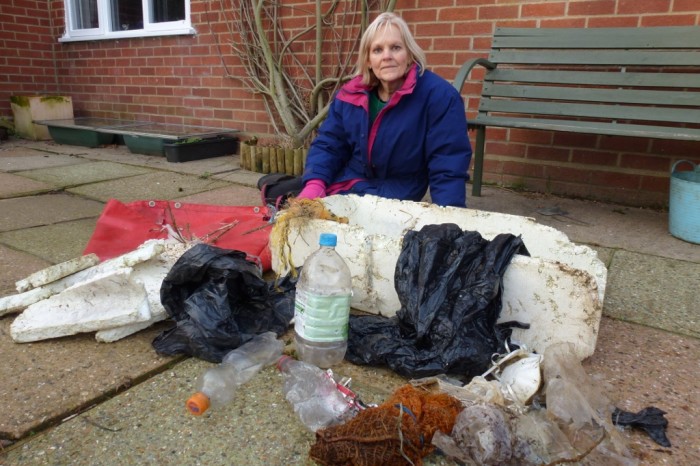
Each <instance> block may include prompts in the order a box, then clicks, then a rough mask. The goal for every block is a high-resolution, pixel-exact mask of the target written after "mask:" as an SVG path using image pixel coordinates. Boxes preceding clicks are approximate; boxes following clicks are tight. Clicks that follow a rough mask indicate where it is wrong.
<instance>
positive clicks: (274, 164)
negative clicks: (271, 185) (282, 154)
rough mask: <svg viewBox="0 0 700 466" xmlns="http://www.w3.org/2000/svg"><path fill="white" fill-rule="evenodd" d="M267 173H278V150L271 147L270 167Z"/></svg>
mask: <svg viewBox="0 0 700 466" xmlns="http://www.w3.org/2000/svg"><path fill="white" fill-rule="evenodd" d="M267 173H277V148H276V147H270V167H269V168H268V171H267Z"/></svg>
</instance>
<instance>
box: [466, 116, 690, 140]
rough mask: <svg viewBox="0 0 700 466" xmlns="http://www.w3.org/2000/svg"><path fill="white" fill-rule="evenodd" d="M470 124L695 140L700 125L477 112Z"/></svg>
mask: <svg viewBox="0 0 700 466" xmlns="http://www.w3.org/2000/svg"><path fill="white" fill-rule="evenodd" d="M470 125H472V126H478V125H484V126H500V127H505V128H521V129H538V130H553V131H568V132H572V133H586V134H604V135H607V136H618V135H621V134H623V135H626V136H636V137H646V138H655V139H678V140H685V141H697V140H699V139H700V129H695V128H676V127H665V126H656V127H649V126H645V125H631V124H620V123H607V122H590V121H570V120H547V119H535V118H504V117H490V116H488V117H487V116H483V115H479V116H478V117H477V118H476V119H474V120H473V121H470Z"/></svg>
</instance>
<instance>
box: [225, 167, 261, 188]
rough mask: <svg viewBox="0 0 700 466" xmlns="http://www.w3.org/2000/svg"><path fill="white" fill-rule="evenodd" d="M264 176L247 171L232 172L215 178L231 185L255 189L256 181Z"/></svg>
mask: <svg viewBox="0 0 700 466" xmlns="http://www.w3.org/2000/svg"><path fill="white" fill-rule="evenodd" d="M262 176H264V174H263V173H255V172H250V171H248V170H234V171H231V172H228V173H224V174H221V175H217V176H216V178H219V179H222V180H224V181H228V182H231V183H236V184H240V185H243V186H250V187H253V188H257V186H258V180H259V179H260V178H261V177H262Z"/></svg>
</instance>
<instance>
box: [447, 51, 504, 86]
mask: <svg viewBox="0 0 700 466" xmlns="http://www.w3.org/2000/svg"><path fill="white" fill-rule="evenodd" d="M477 65H481V66H483V67H484V68H486V69H487V70H492V69H494V68H496V65H495V64H494V63H491V62H490V61H488V60H487V59H486V58H473V59H471V60H469V61H467V62H466V63H464V65H462V67H461V68H460V69H459V71H458V72H457V76H455V80H454V83H453V84H452V85H453V86H454V88H455V89H457V92H459V93H460V94H461V93H462V86H464V81H466V80H467V77H468V76H469V73H470V72H471V70H472V68H474V67H475V66H477Z"/></svg>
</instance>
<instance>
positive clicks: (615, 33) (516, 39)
mask: <svg viewBox="0 0 700 466" xmlns="http://www.w3.org/2000/svg"><path fill="white" fill-rule="evenodd" d="M492 47H493V48H517V49H523V48H545V49H550V48H555V49H569V48H570V49H630V48H646V49H660V48H673V49H677V48H680V49H683V48H688V49H697V48H700V28H697V27H694V26H669V27H645V28H634V27H631V28H595V29H586V28H582V29H564V28H530V29H527V28H496V33H495V34H494V38H493V43H492Z"/></svg>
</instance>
